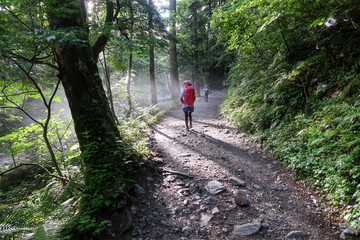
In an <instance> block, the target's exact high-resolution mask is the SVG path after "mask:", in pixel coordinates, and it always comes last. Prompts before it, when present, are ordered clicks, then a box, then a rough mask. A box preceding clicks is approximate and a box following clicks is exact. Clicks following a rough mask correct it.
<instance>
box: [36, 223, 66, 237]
mask: <svg viewBox="0 0 360 240" xmlns="http://www.w3.org/2000/svg"><path fill="white" fill-rule="evenodd" d="M60 229H61V228H60V227H59V225H58V224H56V223H55V222H47V223H45V224H44V225H42V226H40V227H38V228H36V229H35V233H34V235H32V236H31V238H30V239H31V240H60V239H63V238H62V236H61V234H60Z"/></svg>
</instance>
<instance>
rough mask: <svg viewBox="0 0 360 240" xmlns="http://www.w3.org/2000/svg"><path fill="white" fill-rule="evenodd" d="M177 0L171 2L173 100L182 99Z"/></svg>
mask: <svg viewBox="0 0 360 240" xmlns="http://www.w3.org/2000/svg"><path fill="white" fill-rule="evenodd" d="M175 13H176V0H170V31H169V34H170V36H169V37H170V40H169V44H170V47H169V57H170V73H169V77H170V91H171V95H172V98H173V99H177V98H179V97H180V85H179V72H178V62H177V49H176V41H175V39H176V22H175V16H174V15H175Z"/></svg>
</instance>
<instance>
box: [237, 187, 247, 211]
mask: <svg viewBox="0 0 360 240" xmlns="http://www.w3.org/2000/svg"><path fill="white" fill-rule="evenodd" d="M234 199H235V203H236V205H238V206H240V207H246V206H248V205H249V199H248V197H247V195H246V192H245V191H240V190H239V191H236V192H235V195H234Z"/></svg>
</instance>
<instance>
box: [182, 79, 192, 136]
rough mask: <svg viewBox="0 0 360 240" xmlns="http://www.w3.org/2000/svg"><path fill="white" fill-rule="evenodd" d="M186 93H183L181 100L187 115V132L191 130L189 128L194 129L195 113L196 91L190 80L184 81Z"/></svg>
mask: <svg viewBox="0 0 360 240" xmlns="http://www.w3.org/2000/svg"><path fill="white" fill-rule="evenodd" d="M184 87H185V89H184V91H183V92H182V93H181V96H180V100H181V103H182V109H183V111H184V113H185V126H186V130H189V127H190V128H192V116H191V113H192V112H193V111H194V102H195V99H196V97H195V90H194V88H193V86H192V82H191V81H190V80H185V81H184ZM189 123H190V124H189Z"/></svg>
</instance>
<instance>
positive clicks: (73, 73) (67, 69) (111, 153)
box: [48, 0, 136, 238]
mask: <svg viewBox="0 0 360 240" xmlns="http://www.w3.org/2000/svg"><path fill="white" fill-rule="evenodd" d="M107 4H108V6H107V7H108V10H109V11H110V12H108V15H112V12H111V11H112V9H113V6H112V4H111V2H110V1H107ZM51 9H52V10H54V11H53V12H52V10H51ZM61 10H63V11H65V12H66V14H59V11H61ZM48 14H49V19H50V24H51V28H52V29H53V30H65V31H66V32H69V31H71V32H72V34H75V35H76V37H77V39H78V42H80V43H81V44H76V43H65V44H64V43H63V42H62V43H59V44H55V45H54V54H55V56H56V61H57V64H58V67H59V78H60V79H61V82H62V84H63V87H64V90H65V93H66V97H67V99H68V102H69V106H70V109H71V114H72V117H73V120H74V125H75V131H76V134H77V137H78V140H79V145H80V149H81V152H82V160H83V169H82V171H83V173H84V176H85V191H84V195H83V197H82V202H81V209H80V214H79V215H80V219H81V218H82V219H84V217H85V218H87V217H89V216H90V219H95V220H96V222H97V224H98V222H99V221H101V220H102V219H101V215H103V213H106V212H107V211H109V212H110V211H111V212H114V210H116V209H117V208H119V206H120V204H119V202H118V200H119V199H122V200H124V196H126V189H127V187H126V186H127V185H126V183H127V180H128V178H129V177H130V175H131V169H132V168H131V167H132V164H131V162H132V160H134V159H135V158H136V155H135V153H134V152H133V151H132V150H131V149H130V148H129V147H128V146H125V144H124V143H123V141H122V140H121V136H120V133H119V130H118V129H117V127H116V124H115V120H114V117H113V114H112V112H111V109H110V107H109V104H108V101H107V98H106V94H105V91H104V88H103V86H102V81H101V79H100V75H99V72H98V68H97V65H96V61H97V59H98V55H99V53H100V52H101V51H102V50H103V49H104V46H105V44H106V42H107V36H106V35H104V36H100V38H99V39H98V41H97V42H96V43H95V45H94V46H93V47H91V46H90V45H89V40H88V37H89V34H88V31H87V28H86V22H85V19H86V9H85V5H84V1H83V0H80V1H76V0H63V1H55V3H54V5H53V6H51V7H49V12H48ZM121 202H122V203H124V201H121ZM125 202H126V201H125ZM122 206H124V204H123V205H122ZM128 218H129V217H128ZM128 220H129V219H126V220H124V222H126V221H128ZM79 222H81V221H78V222H76V220H74V221H73V225H72V227H73V228H74V230H73V231H74V232H75V233H76V234H79V232H81V234H88V232H89V231H93V229H87V227H88V226H89V224H90V223H89V222H83V223H79ZM124 225H127V223H124ZM84 229H86V230H88V232H87V233H86V230H85V231H84ZM81 234H80V236H81ZM78 238H80V237H79V236H78Z"/></svg>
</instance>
